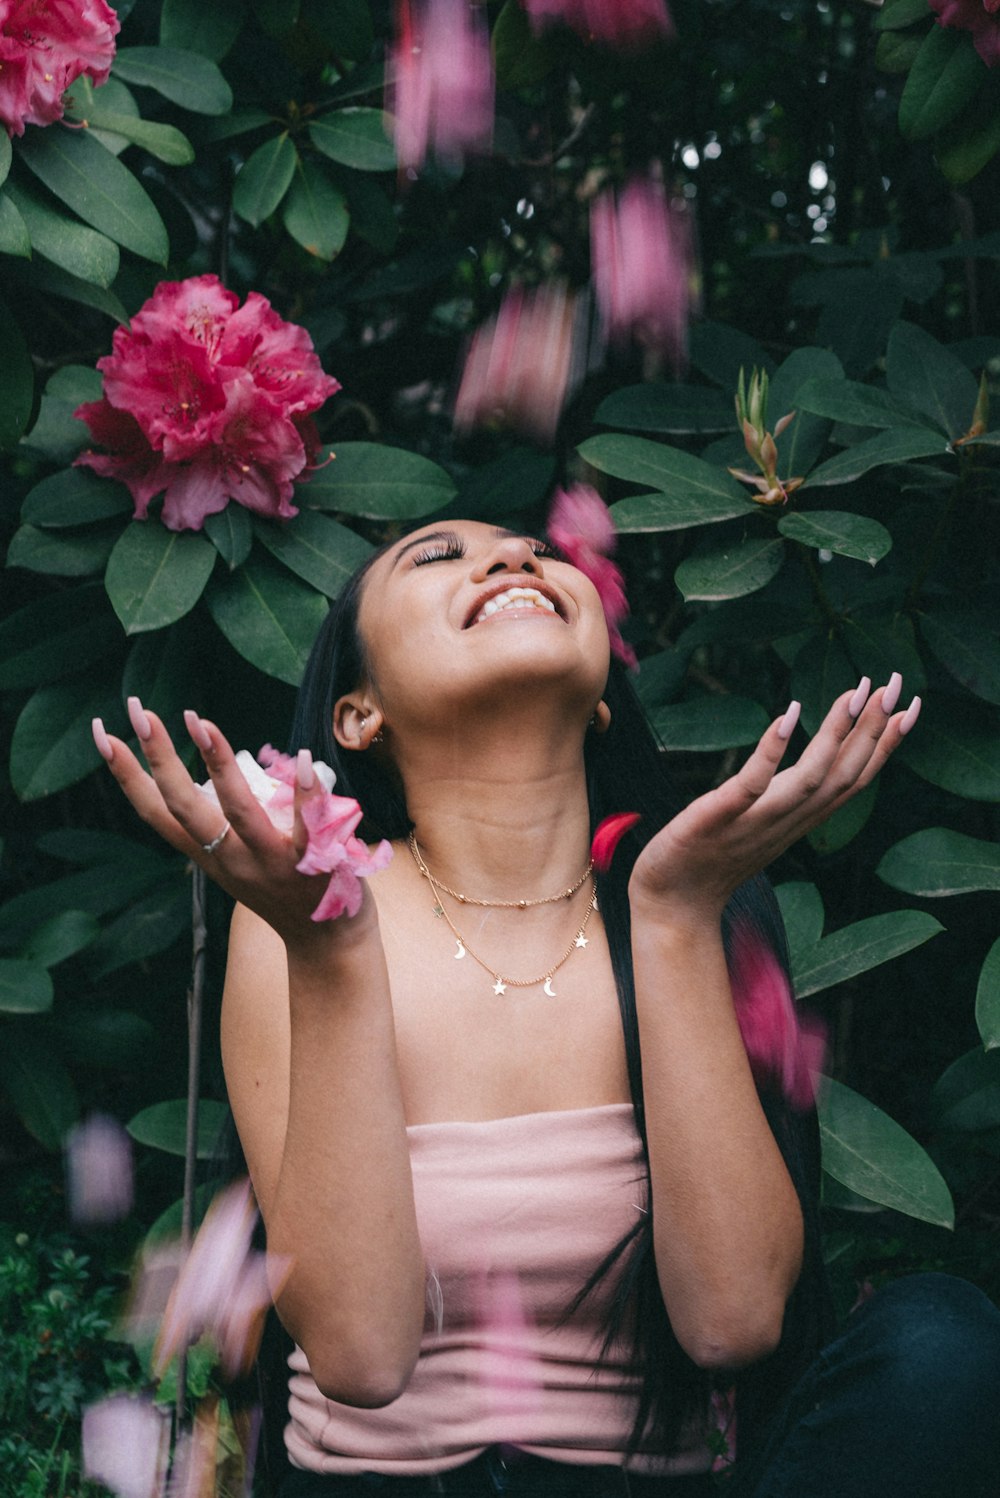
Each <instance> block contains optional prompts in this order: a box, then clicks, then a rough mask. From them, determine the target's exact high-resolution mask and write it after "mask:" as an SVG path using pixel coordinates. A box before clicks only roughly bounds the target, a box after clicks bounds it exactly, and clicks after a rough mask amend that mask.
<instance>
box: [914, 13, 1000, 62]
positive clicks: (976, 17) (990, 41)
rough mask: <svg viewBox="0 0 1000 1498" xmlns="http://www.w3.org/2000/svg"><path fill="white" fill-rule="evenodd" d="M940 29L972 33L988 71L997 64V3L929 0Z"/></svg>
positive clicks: (999, 43) (999, 31)
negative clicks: (947, 27)
mask: <svg viewBox="0 0 1000 1498" xmlns="http://www.w3.org/2000/svg"><path fill="white" fill-rule="evenodd" d="M929 4H930V8H931V10H932V11H933V12H934V14H935V15H936V16H937V18H938V23H939V25H941V26H953V27H955V28H956V29H957V30H958V31H969V32H971V33H972V42H973V46H974V47H975V49H976V51H977V52H978V53H979V55H980V57H981V58H982V59H983V62H984V63H985V64H986V66H987V67H988V68H995V67H996V65H997V63H1000V0H929Z"/></svg>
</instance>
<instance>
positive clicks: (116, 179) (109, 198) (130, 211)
mask: <svg viewBox="0 0 1000 1498" xmlns="http://www.w3.org/2000/svg"><path fill="white" fill-rule="evenodd" d="M118 56H119V57H120V56H121V53H119V54H118ZM20 155H21V159H22V160H23V161H24V162H25V164H26V165H27V166H28V167H30V169H31V170H32V171H33V172H34V174H35V176H36V177H38V179H39V181H41V182H43V183H44V184H45V186H46V187H47V188H48V189H49V191H50V192H53V193H55V195H56V197H57V198H60V199H62V201H63V202H64V203H65V204H66V205H67V207H69V208H72V210H73V212H74V213H77V214H79V216H80V218H82V219H83V221H84V222H85V223H87V224H90V225H91V226H92V228H94V229H97V230H98V231H99V232H100V233H101V234H106V235H107V236H108V238H109V239H113V240H114V241H115V243H116V244H120V245H124V246H125V248H126V249H129V250H132V251H134V253H135V254H136V255H140V256H142V258H143V259H145V260H153V261H155V262H156V263H157V264H158V265H165V264H166V261H167V254H168V251H169V244H168V241H167V231H166V229H165V227H164V224H163V220H162V219H161V218H160V215H159V214H158V213H157V211H156V209H155V208H154V206H153V202H152V199H151V198H150V197H149V195H148V194H147V193H146V191H145V189H144V188H143V187H140V185H139V183H138V182H137V181H136V179H135V177H133V175H132V173H131V172H130V171H129V170H128V169H127V167H124V166H123V165H122V163H121V162H120V161H119V160H118V159H117V157H115V156H112V154H111V152H110V151H108V150H105V148H104V146H102V145H101V144H100V143H99V142H98V141H96V140H95V139H94V137H93V136H92V135H88V133H87V131H86V130H58V131H57V130H38V131H35V132H33V133H29V134H28V135H26V136H25V139H24V141H23V142H22V144H21V151H20Z"/></svg>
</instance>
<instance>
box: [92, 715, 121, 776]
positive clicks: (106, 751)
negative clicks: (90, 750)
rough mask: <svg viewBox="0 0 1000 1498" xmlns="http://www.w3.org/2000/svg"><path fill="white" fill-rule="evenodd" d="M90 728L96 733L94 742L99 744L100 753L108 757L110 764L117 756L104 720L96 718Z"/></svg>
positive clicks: (102, 756)
mask: <svg viewBox="0 0 1000 1498" xmlns="http://www.w3.org/2000/svg"><path fill="white" fill-rule="evenodd" d="M90 728H91V732H92V733H93V735H94V743H95V744H96V745H97V752H98V754H99V755H100V756H101V758H102V759H106V760H107V762H108V764H109V765H110V763H111V761H112V760H113V759H114V757H115V751H114V749H112V747H111V740H110V739H109V738H108V735H107V732H106V730H105V727H104V723H103V721H102V720H101V719H100V718H95V719H94V720H93V722H92V723H91V725H90Z"/></svg>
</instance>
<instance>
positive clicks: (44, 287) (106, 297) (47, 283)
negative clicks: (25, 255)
mask: <svg viewBox="0 0 1000 1498" xmlns="http://www.w3.org/2000/svg"><path fill="white" fill-rule="evenodd" d="M21 279H23V280H24V281H25V282H26V283H27V284H28V285H29V286H31V287H32V288H33V289H34V290H35V291H38V292H43V293H44V294H45V295H46V296H57V297H62V298H63V299H64V300H65V301H67V302H77V303H79V305H80V306H81V307H93V308H94V309H95V310H96V311H98V312H103V313H104V315H105V316H106V317H110V318H111V319H112V320H113V321H114V322H119V323H124V322H128V314H127V312H126V311H125V308H124V306H123V305H122V303H121V301H120V300H119V298H118V297H117V296H116V295H115V293H114V292H113V291H106V290H105V288H104V287H103V286H97V285H95V283H94V282H93V281H85V280H84V279H83V278H82V277H81V276H73V275H71V274H70V272H69V271H68V270H63V268H62V266H60V265H53V264H52V262H51V261H48V260H46V259H44V257H43V256H41V255H36V256H35V258H34V259H33V260H32V261H31V263H30V265H26V266H24V268H23V269H22V271H21Z"/></svg>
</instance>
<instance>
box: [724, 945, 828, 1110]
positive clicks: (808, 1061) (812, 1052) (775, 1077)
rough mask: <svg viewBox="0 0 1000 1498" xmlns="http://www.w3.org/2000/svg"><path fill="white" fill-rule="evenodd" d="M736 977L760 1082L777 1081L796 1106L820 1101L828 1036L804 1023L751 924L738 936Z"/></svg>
mask: <svg viewBox="0 0 1000 1498" xmlns="http://www.w3.org/2000/svg"><path fill="white" fill-rule="evenodd" d="M730 974H731V980H732V987H733V1001H734V1003H735V1006H736V1019H737V1022H738V1023H739V1027H740V1034H741V1035H742V1037H743V1044H744V1046H745V1047H746V1052H747V1055H748V1057H749V1058H750V1066H751V1068H752V1070H753V1073H754V1075H755V1076H756V1077H757V1078H758V1079H759V1080H770V1081H776V1082H777V1083H778V1084H779V1085H780V1087H781V1090H782V1092H783V1093H784V1094H785V1096H786V1097H787V1099H788V1101H789V1102H790V1103H791V1104H792V1106H793V1107H794V1108H798V1109H799V1110H800V1111H803V1112H804V1111H805V1110H806V1109H807V1108H811V1107H812V1106H813V1104H814V1103H815V1100H816V1074H817V1073H818V1071H819V1070H820V1068H821V1066H822V1064H823V1054H824V1051H825V1032H824V1029H823V1026H822V1025H821V1024H820V1022H819V1021H818V1020H817V1019H815V1018H812V1017H810V1018H809V1019H805V1020H800V1018H799V1015H798V1013H797V1010H796V1006H795V1000H794V998H793V996H792V990H791V987H790V985H789V982H788V979H787V977H786V975H785V971H784V969H783V968H782V966H781V964H780V963H779V961H778V959H777V957H776V956H775V954H774V952H773V951H772V950H771V948H770V947H768V946H767V945H766V944H765V943H764V942H763V941H761V940H760V938H759V937H757V936H756V935H754V934H753V933H752V932H750V931H749V930H748V929H747V928H746V927H745V926H740V927H738V928H737V929H736V930H735V931H734V932H733V940H732V952H731V958H730Z"/></svg>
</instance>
